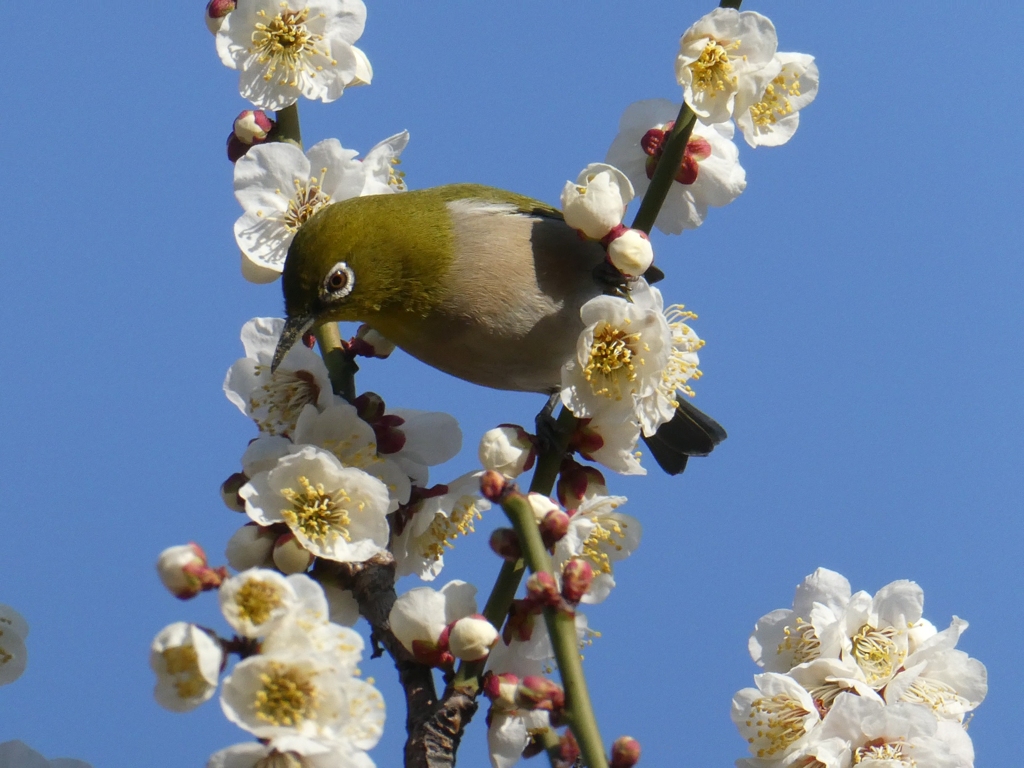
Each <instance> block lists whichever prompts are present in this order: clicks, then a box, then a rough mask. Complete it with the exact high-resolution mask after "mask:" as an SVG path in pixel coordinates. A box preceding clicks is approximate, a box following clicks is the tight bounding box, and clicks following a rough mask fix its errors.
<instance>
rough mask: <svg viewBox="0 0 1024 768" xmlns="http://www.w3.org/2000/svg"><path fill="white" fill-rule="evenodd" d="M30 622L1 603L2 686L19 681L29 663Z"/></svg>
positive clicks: (0, 676) (0, 646) (0, 679)
mask: <svg viewBox="0 0 1024 768" xmlns="http://www.w3.org/2000/svg"><path fill="white" fill-rule="evenodd" d="M26 637H28V622H27V621H25V619H24V617H23V616H22V615H21V614H20V613H18V612H17V611H16V610H14V609H13V608H12V607H11V606H9V605H4V604H3V603H0V685H7V684H8V683H13V682H14V681H15V680H17V679H18V678H19V677H21V675H22V674H23V673H24V671H25V665H26V664H27V663H28V649H27V648H26V647H25V638H26Z"/></svg>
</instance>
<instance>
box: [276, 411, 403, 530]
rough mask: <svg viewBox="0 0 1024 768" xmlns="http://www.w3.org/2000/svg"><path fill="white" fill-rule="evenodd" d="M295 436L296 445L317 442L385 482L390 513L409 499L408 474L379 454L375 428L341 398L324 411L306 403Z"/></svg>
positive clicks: (347, 462)
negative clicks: (389, 498)
mask: <svg viewBox="0 0 1024 768" xmlns="http://www.w3.org/2000/svg"><path fill="white" fill-rule="evenodd" d="M293 437H294V440H295V443H296V444H297V445H315V446H317V447H318V448H323V449H324V450H325V451H330V452H331V453H333V454H334V456H335V457H336V458H337V459H338V461H340V462H341V463H342V465H343V466H346V467H356V468H357V469H361V470H363V471H364V472H366V473H367V474H370V475H373V476H374V477H376V478H377V479H378V480H380V481H381V482H382V483H384V485H385V486H387V489H388V494H389V495H390V497H391V503H390V505H389V507H388V512H394V511H395V510H396V509H398V505H399V504H405V503H406V502H407V501H409V492H410V490H411V489H412V485H411V484H410V482H409V476H408V475H406V474H405V472H404V471H402V468H401V467H400V466H398V464H397V463H396V462H394V461H392V460H391V459H390V458H388V457H387V456H380V455H378V454H377V439H376V437H375V435H374V432H373V427H371V426H370V425H369V424H367V423H366V422H365V421H363V420H362V419H361V418H359V415H358V413H357V412H356V409H355V408H354V407H352V406H351V405H349V404H348V403H346V402H345V401H344V400H342V399H341V398H335V400H334V403H333V404H332V405H331V406H329V407H328V408H326V409H325V410H324V411H322V412H321V411H319V410H318V409H317V408H315V407H314V406H312V405H307V406H306V407H305V408H304V409H303V411H302V413H301V414H300V415H299V419H298V421H297V422H296V425H295V433H294V436H293ZM292 450H296V449H294V448H293V449H292Z"/></svg>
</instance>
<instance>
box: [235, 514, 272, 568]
mask: <svg viewBox="0 0 1024 768" xmlns="http://www.w3.org/2000/svg"><path fill="white" fill-rule="evenodd" d="M280 533H281V532H280V531H279V530H277V529H276V528H267V527H264V526H262V525H258V524H257V523H246V524H245V525H243V526H242V527H241V528H239V529H238V530H237V531H235V534H234V535H233V536H232V537H231V538H230V539H228V545H227V551H226V552H225V553H224V554H225V555H227V559H228V565H230V566H231V567H232V568H234V569H235V570H236V571H239V572H241V571H247V570H249V569H250V568H264V567H266V566H268V565H270V564H271V563H272V562H273V559H272V557H273V551H274V542H275V541H276V540H277V537H278V536H279V535H280Z"/></svg>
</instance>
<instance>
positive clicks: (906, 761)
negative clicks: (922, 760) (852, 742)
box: [853, 741, 917, 768]
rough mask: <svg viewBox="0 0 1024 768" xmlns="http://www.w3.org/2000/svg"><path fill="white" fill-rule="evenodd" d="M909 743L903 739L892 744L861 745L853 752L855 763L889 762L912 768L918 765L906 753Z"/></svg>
mask: <svg viewBox="0 0 1024 768" xmlns="http://www.w3.org/2000/svg"><path fill="white" fill-rule="evenodd" d="M906 749H907V744H906V743H904V742H902V741H894V742H892V743H891V744H879V745H877V746H868V747H860V748H859V749H857V750H856V751H855V752H854V753H853V764H854V765H859V764H861V763H874V762H879V763H887V764H889V765H890V766H891V765H902V766H906V768H912V767H913V766H915V765H917V761H916V760H914V759H913V758H912V757H910V756H909V755H908V754H907V753H906Z"/></svg>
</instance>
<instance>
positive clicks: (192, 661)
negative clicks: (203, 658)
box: [160, 645, 209, 699]
mask: <svg viewBox="0 0 1024 768" xmlns="http://www.w3.org/2000/svg"><path fill="white" fill-rule="evenodd" d="M160 655H161V656H162V657H163V660H164V664H165V665H166V666H167V673H168V674H169V675H174V676H175V677H176V678H177V680H175V682H174V689H175V690H176V691H177V692H178V696H180V697H181V698H183V699H194V698H195V697H196V696H202V695H203V693H205V692H206V689H207V688H208V687H209V683H207V681H206V679H205V678H204V677H203V676H202V674H201V673H200V672H199V654H198V653H196V649H195V648H193V647H192V646H191V645H179V646H175V647H173V648H168V649H166V650H165V651H164V652H163V653H161V654H160Z"/></svg>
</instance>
